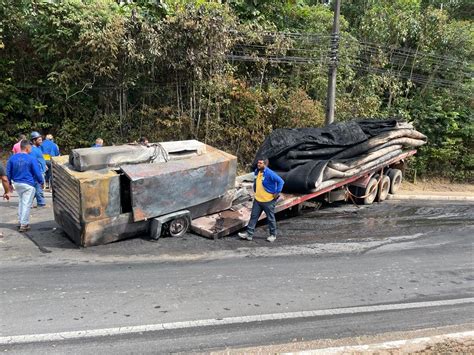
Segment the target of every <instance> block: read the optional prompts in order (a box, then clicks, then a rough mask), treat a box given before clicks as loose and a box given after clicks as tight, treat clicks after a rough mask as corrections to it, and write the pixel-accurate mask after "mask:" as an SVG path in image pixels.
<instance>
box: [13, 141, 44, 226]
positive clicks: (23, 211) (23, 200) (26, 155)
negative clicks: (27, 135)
mask: <svg viewBox="0 0 474 355" xmlns="http://www.w3.org/2000/svg"><path fill="white" fill-rule="evenodd" d="M20 148H21V152H20V153H18V154H14V155H12V156H11V157H10V159H9V160H8V162H7V177H8V182H9V184H10V185H13V187H14V188H15V190H16V192H17V193H18V201H19V203H18V220H19V222H20V229H19V231H20V232H26V231H28V230H29V229H30V209H31V204H32V203H33V198H34V197H35V186H36V185H40V186H41V185H43V184H44V180H43V174H41V171H40V168H39V165H38V162H37V161H36V159H35V158H34V157H33V156H32V155H31V154H30V152H31V144H30V142H28V141H27V140H26V139H25V140H22V141H21V143H20Z"/></svg>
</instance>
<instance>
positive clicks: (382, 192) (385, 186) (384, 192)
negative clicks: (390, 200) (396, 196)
mask: <svg viewBox="0 0 474 355" xmlns="http://www.w3.org/2000/svg"><path fill="white" fill-rule="evenodd" d="M389 190H390V179H384V180H382V183H381V184H380V187H379V201H383V200H385V199H386V198H387V196H388V192H389Z"/></svg>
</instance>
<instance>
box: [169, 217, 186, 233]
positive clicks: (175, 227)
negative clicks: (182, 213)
mask: <svg viewBox="0 0 474 355" xmlns="http://www.w3.org/2000/svg"><path fill="white" fill-rule="evenodd" d="M188 228H189V220H188V219H187V218H186V217H178V218H175V219H173V220H172V221H170V222H169V233H170V236H171V237H181V236H182V235H184V234H185V233H186V232H187V231H188Z"/></svg>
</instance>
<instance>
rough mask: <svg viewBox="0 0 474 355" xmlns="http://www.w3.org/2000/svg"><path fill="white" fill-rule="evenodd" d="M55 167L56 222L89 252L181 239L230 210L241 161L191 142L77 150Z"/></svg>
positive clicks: (54, 163) (207, 146) (54, 165)
mask: <svg viewBox="0 0 474 355" xmlns="http://www.w3.org/2000/svg"><path fill="white" fill-rule="evenodd" d="M52 167H53V208H54V218H55V220H56V222H57V223H58V224H59V225H60V226H61V227H62V228H63V229H64V231H65V232H66V234H67V235H68V236H69V237H70V238H71V239H72V240H73V241H74V242H75V243H76V244H78V245H80V246H84V247H88V246H93V245H100V244H106V243H110V242H114V241H118V240H121V239H125V238H129V237H132V236H136V235H138V234H144V233H148V234H149V235H150V236H151V237H152V238H158V237H160V235H162V234H169V235H171V236H180V235H182V234H184V233H185V232H186V231H187V230H188V228H189V227H190V225H191V221H192V220H193V219H195V218H197V217H201V216H205V215H209V214H213V213H216V212H219V211H222V210H225V209H228V208H230V207H231V205H232V202H233V199H234V195H235V178H236V171H237V158H236V157H235V156H233V155H231V154H228V153H226V152H223V151H221V150H219V149H216V148H213V147H211V146H209V145H206V144H204V143H201V142H198V141H194V140H191V141H178V142H163V143H159V144H151V145H150V146H141V145H122V146H111V147H101V148H81V149H75V150H73V151H72V153H71V154H70V156H69V157H68V156H60V157H56V158H53V164H52Z"/></svg>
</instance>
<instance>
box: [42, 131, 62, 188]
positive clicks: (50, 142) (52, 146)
mask: <svg viewBox="0 0 474 355" xmlns="http://www.w3.org/2000/svg"><path fill="white" fill-rule="evenodd" d="M41 151H42V152H43V158H44V161H45V162H46V168H47V169H46V173H45V183H44V184H45V189H46V190H49V189H50V186H51V177H52V171H53V169H52V166H51V158H52V157H57V156H59V147H58V145H57V144H56V143H54V138H53V135H52V134H47V135H46V139H45V140H44V142H43V144H41Z"/></svg>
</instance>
